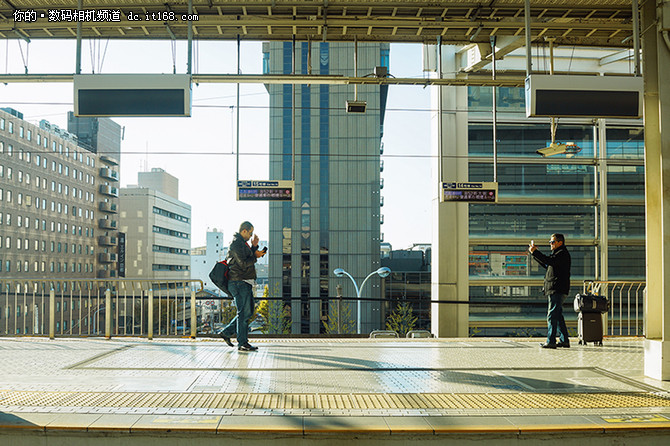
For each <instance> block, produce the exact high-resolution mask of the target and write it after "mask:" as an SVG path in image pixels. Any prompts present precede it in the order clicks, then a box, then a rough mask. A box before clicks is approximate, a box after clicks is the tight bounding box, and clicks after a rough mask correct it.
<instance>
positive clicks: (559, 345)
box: [556, 342, 570, 348]
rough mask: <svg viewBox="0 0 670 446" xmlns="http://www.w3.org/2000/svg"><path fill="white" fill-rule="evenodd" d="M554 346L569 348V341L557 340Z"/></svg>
mask: <svg viewBox="0 0 670 446" xmlns="http://www.w3.org/2000/svg"><path fill="white" fill-rule="evenodd" d="M556 347H559V348H570V343H569V342H559V343H558V344H556Z"/></svg>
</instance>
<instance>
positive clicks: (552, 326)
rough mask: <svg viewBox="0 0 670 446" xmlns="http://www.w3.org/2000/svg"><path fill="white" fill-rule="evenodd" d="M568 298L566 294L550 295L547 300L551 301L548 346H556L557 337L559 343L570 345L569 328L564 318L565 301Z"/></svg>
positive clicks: (548, 314)
mask: <svg viewBox="0 0 670 446" xmlns="http://www.w3.org/2000/svg"><path fill="white" fill-rule="evenodd" d="M566 297H567V296H566V295H565V294H558V293H556V294H549V295H548V296H547V299H548V301H549V310H548V311H547V327H548V329H549V330H548V332H547V344H555V343H556V336H558V338H559V341H560V342H563V343H566V344H567V343H569V342H570V340H569V339H568V327H566V326H565V319H564V318H563V300H565V298H566Z"/></svg>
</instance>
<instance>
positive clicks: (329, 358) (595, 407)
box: [0, 337, 670, 446]
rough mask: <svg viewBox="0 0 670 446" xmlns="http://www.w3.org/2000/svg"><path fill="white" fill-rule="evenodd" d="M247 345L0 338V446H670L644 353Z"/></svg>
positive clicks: (405, 344)
mask: <svg viewBox="0 0 670 446" xmlns="http://www.w3.org/2000/svg"><path fill="white" fill-rule="evenodd" d="M253 341H255V345H257V346H258V347H259V350H258V351H257V352H238V351H237V349H235V348H230V347H228V346H227V345H226V344H225V343H224V342H223V341H221V340H218V339H197V340H190V339H158V340H153V341H148V340H146V339H137V338H115V339H112V340H104V339H99V338H87V339H81V338H73V339H65V338H59V339H56V340H53V341H51V340H48V339H44V338H27V337H4V338H0V441H2V439H3V437H4V438H5V439H10V438H11V439H12V444H17V445H19V444H37V443H30V440H31V439H32V440H39V441H40V442H41V443H39V444H56V443H54V442H53V441H52V442H51V443H49V442H46V440H47V439H52V440H53V439H54V438H60V439H61V440H63V443H64V444H65V443H67V444H87V442H86V440H87V439H88V440H90V439H91V438H94V437H95V438H96V443H95V444H104V442H110V441H112V440H114V439H117V440H118V443H114V442H112V443H109V444H124V445H128V444H129V443H128V441H127V440H128V438H131V437H132V438H140V437H142V436H143V435H144V436H145V437H146V436H147V435H148V436H149V437H150V438H154V439H155V438H165V435H168V436H170V435H172V436H175V435H176V437H175V438H181V437H180V435H187V437H188V438H190V439H193V438H196V437H197V438H198V439H199V440H198V442H199V443H200V444H209V443H208V441H209V440H208V438H209V439H211V441H212V442H215V441H216V437H217V436H218V437H219V439H220V438H221V437H220V435H222V434H223V435H230V436H232V437H231V438H237V439H238V440H240V441H242V439H244V440H245V441H246V442H247V443H249V442H250V441H252V440H254V441H256V440H257V442H258V443H257V444H261V443H263V442H264V441H266V438H265V437H268V436H269V437H271V438H272V439H273V443H275V444H296V438H300V439H301V440H304V439H312V440H314V439H315V438H316V439H317V440H318V439H319V438H322V437H320V436H323V435H326V436H327V437H328V438H331V439H332V440H333V441H328V443H329V444H336V443H338V442H342V444H344V443H345V442H347V441H350V440H351V439H354V438H355V439H357V440H359V441H362V439H364V440H365V441H366V442H367V443H368V444H377V443H375V442H378V444H382V443H383V444H389V441H390V440H391V438H392V439H393V441H394V442H402V441H405V442H412V441H415V440H416V439H417V438H422V439H423V441H426V440H427V439H428V440H430V439H434V440H435V441H442V442H444V441H445V439H447V438H452V437H453V435H456V437H453V438H452V439H458V441H457V443H459V444H465V443H467V442H468V441H470V440H472V441H475V439H476V438H479V440H477V441H481V438H480V437H479V436H481V435H484V436H486V435H489V436H491V435H494V436H496V437H497V438H498V440H497V441H496V442H495V444H520V443H522V442H523V441H525V440H527V441H529V442H531V443H532V441H531V440H534V439H535V440H536V439H538V438H540V437H537V435H540V436H543V437H541V438H544V440H543V441H545V444H551V443H552V441H557V440H558V438H559V437H560V442H561V444H565V443H566V439H569V438H571V437H574V438H573V439H574V441H575V442H580V444H587V443H584V438H586V437H588V438H590V439H594V440H593V441H592V442H590V443H588V444H611V443H610V440H612V441H613V440H614V439H616V438H623V437H621V436H622V435H624V434H625V435H624V437H625V438H626V439H627V441H625V442H624V444H645V445H647V446H648V445H650V444H670V382H660V381H655V380H653V379H650V378H646V377H644V375H643V340H642V339H636V338H606V339H605V341H604V346H602V347H597V346H593V345H589V346H579V345H576V342H573V345H572V347H571V348H569V349H557V350H545V349H541V348H539V343H540V342H541V341H542V340H541V339H511V338H506V339H491V338H486V339H480V338H475V339H473V338H468V339H407V340H404V339H397V340H396V339H393V340H389V339H343V340H338V339H259V340H253ZM29 433H32V436H31V435H28V434H29ZM556 434H559V437H556ZM63 435H65V436H66V437H67V441H65V437H63ZM124 435H125V436H126V437H124ZM133 435H135V437H133ZM194 435H195V437H194ZM450 435H451V436H452V437H449V436H450ZM462 435H466V438H465V440H467V441H465V440H464V438H463V437H462ZM468 435H470V436H471V435H475V437H468ZM314 436H316V437H314ZM77 438H78V439H79V440H77ZM143 438H144V437H143ZM323 438H326V437H323ZM73 439H74V440H73ZM501 439H506V440H505V441H502V440H501ZM635 439H637V440H635ZM42 440H44V441H42ZM103 440H104V441H103ZM401 440H402V441H401ZM22 441H23V443H22ZM77 441H83V442H82V443H77ZM114 441H116V440H114ZM143 441H144V443H143V444H150V443H151V442H148V443H147V438H144V439H143ZM638 441H639V443H636V442H638ZM317 442H318V441H317ZM178 443H179V442H177V443H176V444H178ZM2 444H9V443H5V442H4V441H2ZM58 444H60V443H58ZM161 444H166V443H165V442H163V443H161ZM182 444H183V443H182ZM212 444H214V443H212ZM478 444H481V442H480V443H478ZM492 444H493V443H492ZM556 444H558V443H556Z"/></svg>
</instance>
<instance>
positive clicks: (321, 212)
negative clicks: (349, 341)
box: [263, 42, 389, 334]
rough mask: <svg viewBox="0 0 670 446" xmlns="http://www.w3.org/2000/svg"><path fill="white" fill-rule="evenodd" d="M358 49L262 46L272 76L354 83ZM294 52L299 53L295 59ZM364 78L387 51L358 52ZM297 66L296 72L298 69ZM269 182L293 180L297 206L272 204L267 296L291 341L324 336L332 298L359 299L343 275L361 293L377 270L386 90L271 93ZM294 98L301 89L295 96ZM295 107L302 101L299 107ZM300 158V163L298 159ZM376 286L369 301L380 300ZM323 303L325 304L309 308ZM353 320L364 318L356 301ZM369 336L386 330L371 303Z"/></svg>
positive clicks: (366, 292)
mask: <svg viewBox="0 0 670 446" xmlns="http://www.w3.org/2000/svg"><path fill="white" fill-rule="evenodd" d="M354 48H355V46H354V44H352V43H333V42H316V43H311V44H310V43H307V42H299V43H297V44H296V45H295V50H294V48H293V44H292V43H290V42H271V43H266V44H264V49H263V57H264V60H263V62H264V63H263V66H264V72H265V73H266V74H290V73H292V72H294V73H295V74H322V75H346V76H354V75H355V73H354V54H355V51H354ZM294 52H295V54H294ZM357 58H358V61H357V65H358V69H357V75H358V76H365V75H369V74H371V73H373V71H374V67H376V66H386V67H388V61H389V45H388V44H379V43H364V44H359V45H358V50H357ZM294 60H295V69H294V67H293V61H294ZM267 88H268V91H269V93H270V179H271V180H291V179H293V178H292V177H293V176H294V175H295V176H294V179H295V193H294V196H295V200H294V201H293V202H285V203H270V239H269V252H268V255H269V286H268V288H269V293H270V296H272V297H283V298H284V299H285V302H286V303H287V304H289V305H290V308H291V310H290V311H291V320H292V324H291V330H292V332H293V333H295V334H297V333H312V334H316V333H322V332H324V323H325V322H327V320H328V317H329V314H331V308H330V307H329V299H328V298H331V297H332V298H334V297H335V295H336V291H335V290H336V285H338V284H341V285H342V290H343V291H342V295H343V296H344V297H345V298H346V297H355V296H356V291H355V289H354V287H353V284H352V283H351V282H350V281H349V279H348V278H346V277H345V278H335V277H334V275H333V270H334V269H335V268H343V269H344V270H346V271H347V272H349V273H350V274H351V275H352V276H353V277H354V278H356V280H357V281H358V283H359V285H360V283H361V281H362V280H363V279H364V278H365V277H366V276H367V274H368V273H370V272H371V271H374V270H376V269H377V268H379V265H380V255H379V253H380V247H379V245H380V241H381V240H380V224H381V220H382V218H383V217H382V215H381V213H380V190H381V188H382V187H383V183H382V179H381V177H380V152H381V137H382V134H383V120H384V110H385V106H386V97H387V92H388V87H380V86H359V87H358V91H357V93H356V92H355V91H354V87H353V86H343V85H342V86H340V85H307V84H296V85H295V86H292V85H280V84H268V85H267ZM294 89H295V90H294ZM294 98H295V101H294ZM354 99H358V100H359V101H366V102H367V110H366V112H365V113H347V112H346V108H345V103H346V101H347V100H354ZM293 151H295V158H294V157H293V156H292V153H293ZM379 294H380V291H379V279H378V278H377V277H375V278H372V279H371V280H370V281H369V283H367V284H366V286H365V288H364V289H363V297H379ZM310 298H323V300H318V299H310ZM350 308H351V309H352V312H351V317H352V318H354V319H355V318H357V317H359V316H358V314H357V305H356V304H355V303H354V302H352V303H351V306H350ZM360 318H361V323H362V332H363V333H368V332H370V331H371V330H374V329H378V328H381V326H382V321H381V314H380V304H379V302H370V301H367V302H364V303H363V304H362V305H361V313H360Z"/></svg>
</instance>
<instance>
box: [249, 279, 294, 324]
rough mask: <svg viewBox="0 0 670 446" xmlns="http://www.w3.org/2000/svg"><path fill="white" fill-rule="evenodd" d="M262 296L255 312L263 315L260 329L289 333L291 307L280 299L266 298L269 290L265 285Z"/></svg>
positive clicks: (268, 295)
mask: <svg viewBox="0 0 670 446" xmlns="http://www.w3.org/2000/svg"><path fill="white" fill-rule="evenodd" d="M275 288H279V287H278V286H277V287H275ZM275 291H276V290H275ZM263 297H264V299H263V300H261V301H260V302H259V303H258V306H257V307H256V313H258V314H260V315H261V316H262V317H263V325H262V326H261V328H260V330H261V331H262V332H263V333H265V334H289V333H291V308H290V307H289V306H288V305H286V304H284V302H282V301H281V300H276V299H272V300H268V299H267V298H268V297H270V290H269V288H268V286H267V285H265V288H264V290H263Z"/></svg>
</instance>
